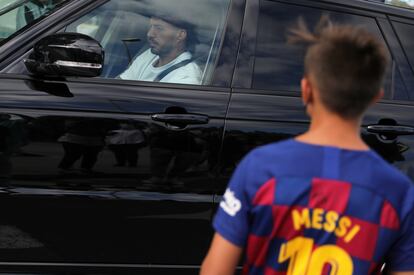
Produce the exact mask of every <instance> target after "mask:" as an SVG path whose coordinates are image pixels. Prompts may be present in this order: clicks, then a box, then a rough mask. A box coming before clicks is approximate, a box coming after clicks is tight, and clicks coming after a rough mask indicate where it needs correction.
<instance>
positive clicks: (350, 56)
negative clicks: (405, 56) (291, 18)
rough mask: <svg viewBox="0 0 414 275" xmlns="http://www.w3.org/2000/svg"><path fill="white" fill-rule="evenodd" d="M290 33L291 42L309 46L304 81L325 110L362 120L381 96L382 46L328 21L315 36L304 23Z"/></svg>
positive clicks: (359, 31) (384, 62)
mask: <svg viewBox="0 0 414 275" xmlns="http://www.w3.org/2000/svg"><path fill="white" fill-rule="evenodd" d="M291 32H292V34H293V36H291V37H290V41H291V42H307V43H310V46H309V47H308V49H307V52H306V56H305V79H306V81H308V82H309V83H311V85H313V87H314V88H315V89H316V90H318V92H319V97H320V101H321V103H322V104H323V105H324V107H326V108H327V109H328V110H329V111H331V112H333V113H335V114H337V115H339V116H340V117H343V118H345V119H356V118H359V117H360V116H361V115H362V114H363V113H364V111H365V110H366V109H367V107H368V106H369V105H370V104H371V103H372V102H373V101H374V100H375V99H376V98H378V97H379V95H380V94H381V93H382V87H381V86H382V84H383V78H384V74H385V70H386V67H387V63H388V54H387V51H386V49H385V46H384V45H383V43H381V42H380V41H379V40H378V39H377V38H376V37H375V36H374V35H372V34H371V33H369V32H368V31H366V30H364V29H363V28H360V27H354V26H347V25H334V24H332V23H330V22H329V20H327V19H326V18H322V19H321V21H320V23H319V25H318V27H317V28H316V31H315V33H311V32H309V31H308V29H307V27H306V25H305V23H304V22H303V20H300V21H299V24H298V26H297V28H295V29H292V30H291ZM302 84H303V83H302Z"/></svg>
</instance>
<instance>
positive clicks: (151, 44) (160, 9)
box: [65, 0, 230, 85]
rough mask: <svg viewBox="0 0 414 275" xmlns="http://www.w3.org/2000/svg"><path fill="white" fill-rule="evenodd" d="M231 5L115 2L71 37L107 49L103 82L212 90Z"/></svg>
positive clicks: (202, 0) (194, 0) (179, 0)
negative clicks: (203, 86) (88, 39)
mask: <svg viewBox="0 0 414 275" xmlns="http://www.w3.org/2000/svg"><path fill="white" fill-rule="evenodd" d="M229 1H230V0H227V1H226V0H225V1H222V0H155V1H138V0H118V1H117V0H112V1H109V2H107V3H106V4H104V5H102V6H100V7H99V8H97V9H96V10H94V11H92V12H91V13H89V14H87V15H85V16H83V17H82V18H80V19H79V20H77V21H76V22H74V23H72V24H70V25H69V26H67V28H66V29H65V31H67V32H79V33H83V34H87V35H90V36H92V37H93V38H95V39H96V40H98V41H99V42H100V43H101V45H102V46H103V47H104V49H105V64H104V68H103V73H102V74H101V77H104V78H121V79H126V80H140V81H156V82H169V83H181V84H195V85H199V84H209V81H210V78H211V76H212V71H213V69H214V64H215V62H216V58H217V57H218V55H217V54H218V48H219V46H220V41H221V37H222V32H223V28H224V25H225V20H226V15H227V11H228V7H229Z"/></svg>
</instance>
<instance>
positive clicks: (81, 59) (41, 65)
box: [24, 33, 104, 77]
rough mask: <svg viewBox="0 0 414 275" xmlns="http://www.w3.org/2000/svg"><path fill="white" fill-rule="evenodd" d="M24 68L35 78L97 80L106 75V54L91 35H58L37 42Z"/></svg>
mask: <svg viewBox="0 0 414 275" xmlns="http://www.w3.org/2000/svg"><path fill="white" fill-rule="evenodd" d="M24 64H25V66H26V68H27V69H28V70H29V72H31V73H33V74H35V75H41V76H60V77H62V76H86V77H94V76H99V75H100V74H101V72H102V68H103V64H104V50H103V48H102V46H101V45H100V44H99V42H97V41H96V40H95V39H93V38H91V37H89V36H87V35H84V34H80V33H57V34H52V35H48V36H46V37H44V38H42V39H40V40H39V41H38V42H36V44H35V45H34V47H33V52H32V53H31V54H30V55H29V58H28V59H26V60H24Z"/></svg>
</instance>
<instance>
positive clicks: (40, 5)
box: [0, 0, 69, 45]
mask: <svg viewBox="0 0 414 275" xmlns="http://www.w3.org/2000/svg"><path fill="white" fill-rule="evenodd" d="M68 1H69V0H29V1H28V0H14V1H10V0H0V45H1V44H2V43H4V42H6V41H7V39H8V38H9V37H11V36H13V35H14V34H15V33H17V32H18V31H19V30H21V29H23V28H25V27H26V26H30V25H32V24H34V23H35V22H36V21H37V20H38V19H40V18H42V17H44V16H46V15H48V14H50V13H51V12H52V11H53V10H55V9H57V8H58V7H59V6H60V5H62V4H63V3H65V2H68Z"/></svg>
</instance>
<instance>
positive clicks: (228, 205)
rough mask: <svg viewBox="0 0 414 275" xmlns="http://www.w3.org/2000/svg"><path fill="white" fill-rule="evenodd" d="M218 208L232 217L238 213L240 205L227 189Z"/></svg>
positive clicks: (232, 193)
mask: <svg viewBox="0 0 414 275" xmlns="http://www.w3.org/2000/svg"><path fill="white" fill-rule="evenodd" d="M220 207H221V208H222V209H223V210H224V212H226V213H227V214H229V215H230V216H232V217H234V216H235V215H236V214H237V212H239V211H240V209H241V207H242V204H241V202H240V200H239V199H237V198H236V196H235V195H234V192H233V191H231V190H230V188H227V190H226V192H225V193H224V196H223V200H222V201H221V202H220Z"/></svg>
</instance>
